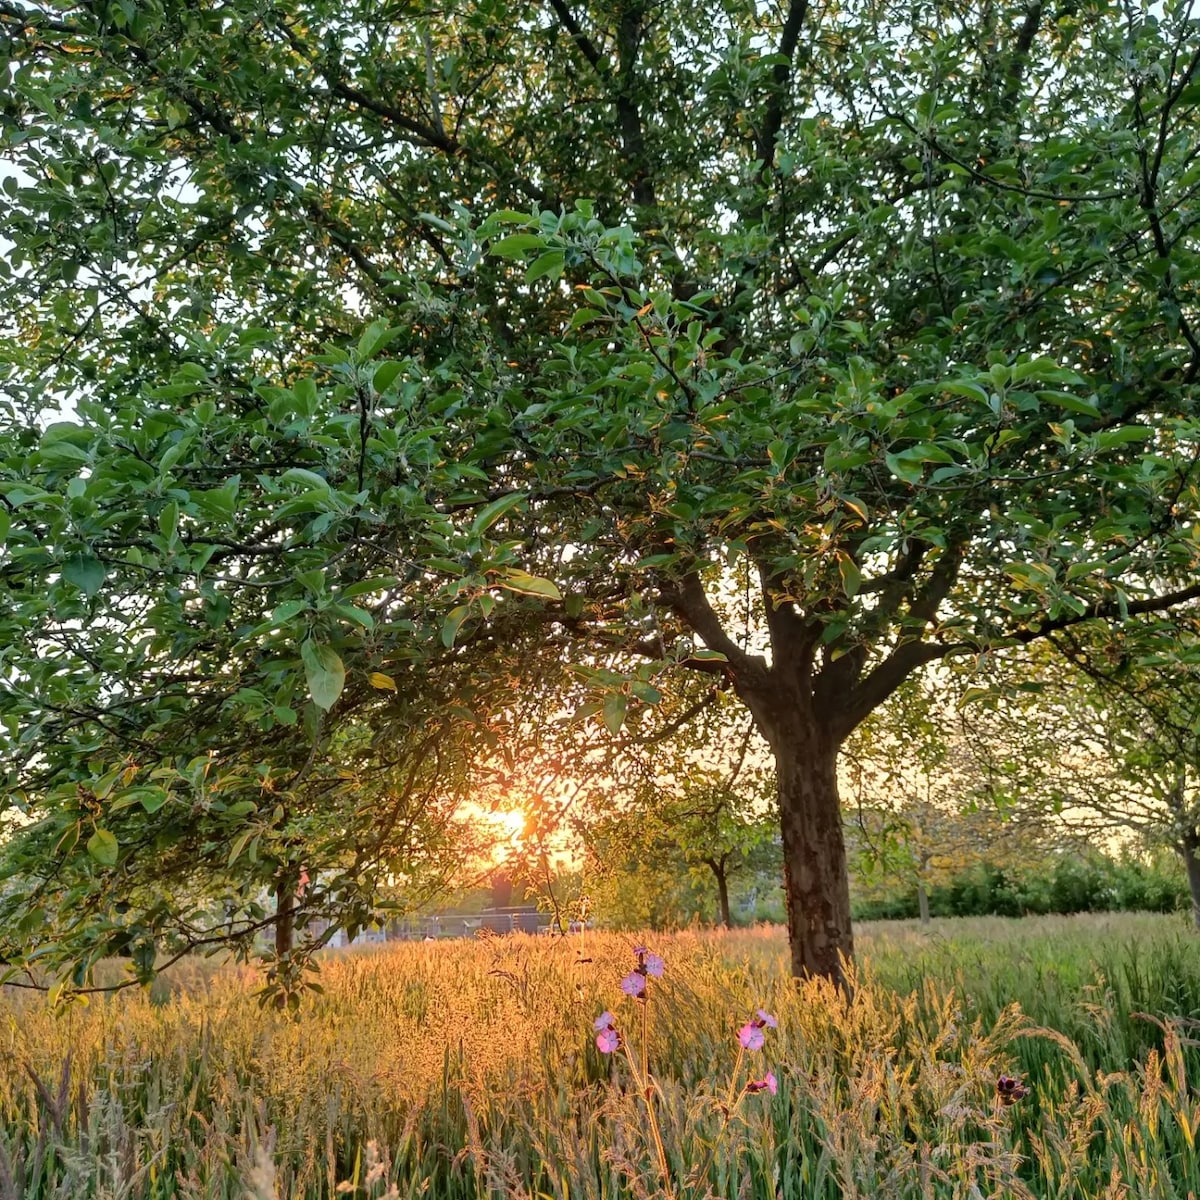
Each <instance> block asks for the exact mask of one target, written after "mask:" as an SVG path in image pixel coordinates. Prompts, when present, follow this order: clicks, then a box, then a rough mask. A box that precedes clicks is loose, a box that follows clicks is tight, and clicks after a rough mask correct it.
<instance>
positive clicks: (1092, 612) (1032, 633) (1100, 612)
mask: <svg viewBox="0 0 1200 1200" xmlns="http://www.w3.org/2000/svg"><path fill="white" fill-rule="evenodd" d="M1189 600H1200V583H1193V584H1192V585H1191V586H1190V587H1185V588H1179V589H1178V590H1177V591H1174V592H1164V593H1163V594H1162V595H1161V596H1147V597H1146V598H1145V599H1144V600H1132V601H1129V602H1127V603H1126V604H1125V605H1124V607H1122V606H1121V605H1120V604H1119V603H1118V602H1117V601H1116V600H1098V601H1096V603H1095V604H1089V605H1088V606H1087V608H1085V609H1084V610H1083V612H1081V613H1064V614H1063V615H1062V616H1059V617H1054V618H1053V619H1052V620H1048V621H1043V622H1042V623H1041V624H1040V625H1039V626H1038V627H1037V628H1036V629H1018V630H1016V632H1014V633H1011V634H1009V635H1008V636H1009V637H1010V638H1011V639H1012V640H1013V641H1014V642H1019V643H1020V644H1021V645H1023V646H1027V645H1028V644H1029V643H1030V642H1036V641H1037V640H1038V639H1039V638H1044V637H1047V636H1048V635H1049V634H1052V633H1055V632H1057V631H1058V630H1060V629H1069V628H1070V627H1071V626H1072V625H1082V624H1083V623H1084V622H1085V621H1110V620H1112V619H1113V618H1114V617H1127V616H1128V617H1140V616H1142V615H1144V614H1145V613H1159V612H1166V611H1167V610H1168V609H1172V608H1175V607H1176V606H1177V605H1180V604H1186V603H1187V602H1188V601H1189Z"/></svg>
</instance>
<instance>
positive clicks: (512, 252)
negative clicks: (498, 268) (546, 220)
mask: <svg viewBox="0 0 1200 1200" xmlns="http://www.w3.org/2000/svg"><path fill="white" fill-rule="evenodd" d="M545 244H546V243H545V240H544V239H543V238H541V237H539V236H538V235H537V234H536V233H510V234H509V235H508V237H502V238H500V239H499V240H498V241H495V242H493V243H492V244H491V245H490V246H489V247H488V253H489V254H495V255H496V256H497V257H499V258H522V257H524V255H525V252H526V251H527V250H540V249H541V248H542V247H543V246H544V245H545Z"/></svg>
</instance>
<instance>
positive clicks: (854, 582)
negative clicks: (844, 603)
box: [838, 554, 862, 596]
mask: <svg viewBox="0 0 1200 1200" xmlns="http://www.w3.org/2000/svg"><path fill="white" fill-rule="evenodd" d="M838 572H839V574H840V575H841V577H842V591H844V592H845V593H846V595H847V596H854V595H855V594H856V593H857V592H858V589H859V588H860V587H862V572H861V571H860V570H859V569H858V564H857V563H856V562H855V561H854V560H853V559H852V558H851V557H850V556H849V555H848V554H839V555H838Z"/></svg>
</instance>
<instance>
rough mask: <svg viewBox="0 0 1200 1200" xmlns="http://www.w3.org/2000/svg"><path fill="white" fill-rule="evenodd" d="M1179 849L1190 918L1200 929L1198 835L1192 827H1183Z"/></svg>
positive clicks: (1199, 844)
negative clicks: (1186, 882) (1184, 875)
mask: <svg viewBox="0 0 1200 1200" xmlns="http://www.w3.org/2000/svg"><path fill="white" fill-rule="evenodd" d="M1179 851H1180V853H1181V854H1182V855H1183V865H1184V866H1185V867H1186V868H1187V877H1188V889H1189V890H1190V891H1191V894H1192V920H1193V921H1194V922H1195V925H1196V928H1197V929H1200V837H1198V836H1197V835H1196V831H1195V830H1194V829H1185V830H1184V831H1183V838H1182V840H1181V842H1180V846H1179Z"/></svg>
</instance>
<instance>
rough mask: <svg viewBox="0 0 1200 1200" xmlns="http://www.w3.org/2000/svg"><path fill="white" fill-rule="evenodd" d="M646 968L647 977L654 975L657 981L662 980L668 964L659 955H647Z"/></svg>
mask: <svg viewBox="0 0 1200 1200" xmlns="http://www.w3.org/2000/svg"><path fill="white" fill-rule="evenodd" d="M645 966H646V974H647V975H653V976H654V978H655V979H661V978H662V975H663V971H664V969H665V968H666V963H664V962H663V960H662V959H661V958H660V957H659V956H658V955H657V954H647V955H646V963H645Z"/></svg>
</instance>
